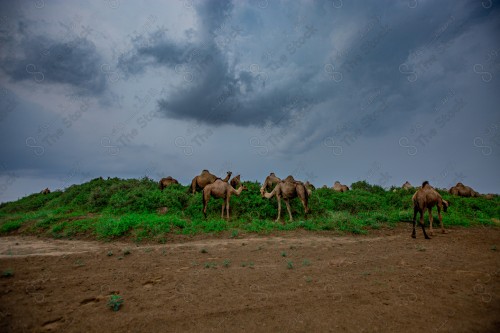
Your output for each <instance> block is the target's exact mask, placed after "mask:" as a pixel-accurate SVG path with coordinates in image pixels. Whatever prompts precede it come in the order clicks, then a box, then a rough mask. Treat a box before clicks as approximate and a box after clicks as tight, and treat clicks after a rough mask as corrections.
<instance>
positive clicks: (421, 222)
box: [420, 209, 431, 239]
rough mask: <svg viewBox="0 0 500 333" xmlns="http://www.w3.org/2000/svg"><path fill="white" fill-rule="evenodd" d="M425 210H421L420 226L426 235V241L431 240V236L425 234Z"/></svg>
mask: <svg viewBox="0 0 500 333" xmlns="http://www.w3.org/2000/svg"><path fill="white" fill-rule="evenodd" d="M424 212H425V210H424V209H420V226H421V227H422V232H423V233H424V237H425V239H431V238H430V237H429V236H427V233H426V232H425V227H424Z"/></svg>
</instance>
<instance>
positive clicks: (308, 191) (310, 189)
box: [304, 181, 316, 196]
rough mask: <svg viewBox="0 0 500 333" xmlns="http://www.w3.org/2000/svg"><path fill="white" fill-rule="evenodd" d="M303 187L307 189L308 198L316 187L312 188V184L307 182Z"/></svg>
mask: <svg viewBox="0 0 500 333" xmlns="http://www.w3.org/2000/svg"><path fill="white" fill-rule="evenodd" d="M304 186H305V187H306V189H307V194H309V196H311V194H312V191H314V190H315V189H316V187H314V185H313V184H311V183H309V181H306V182H305V184H304Z"/></svg>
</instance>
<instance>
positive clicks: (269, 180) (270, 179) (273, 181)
mask: <svg viewBox="0 0 500 333" xmlns="http://www.w3.org/2000/svg"><path fill="white" fill-rule="evenodd" d="M289 177H291V176H289ZM292 178H293V177H292ZM280 181H281V179H279V178H278V177H276V175H275V174H274V172H271V173H270V174H269V176H267V177H266V180H265V181H264V184H262V187H261V188H260V194H261V195H264V192H266V190H272V189H273V188H274V187H275V186H276V185H277V184H278V183H279V182H280Z"/></svg>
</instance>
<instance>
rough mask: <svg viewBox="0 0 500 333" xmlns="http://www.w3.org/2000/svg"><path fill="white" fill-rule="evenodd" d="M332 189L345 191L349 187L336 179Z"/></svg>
mask: <svg viewBox="0 0 500 333" xmlns="http://www.w3.org/2000/svg"><path fill="white" fill-rule="evenodd" d="M333 190H334V191H337V192H347V191H349V187H348V186H347V185H342V184H340V182H339V181H336V182H335V184H333Z"/></svg>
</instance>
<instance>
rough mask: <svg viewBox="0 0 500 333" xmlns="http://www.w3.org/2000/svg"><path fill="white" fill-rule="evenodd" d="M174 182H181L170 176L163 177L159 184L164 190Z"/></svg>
mask: <svg viewBox="0 0 500 333" xmlns="http://www.w3.org/2000/svg"><path fill="white" fill-rule="evenodd" d="M172 184H179V182H178V181H177V179H174V178H172V177H170V176H168V177H166V178H162V179H161V180H160V181H159V182H158V186H159V187H160V190H161V191H163V189H164V188H165V187H168V186H170V185H172Z"/></svg>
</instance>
